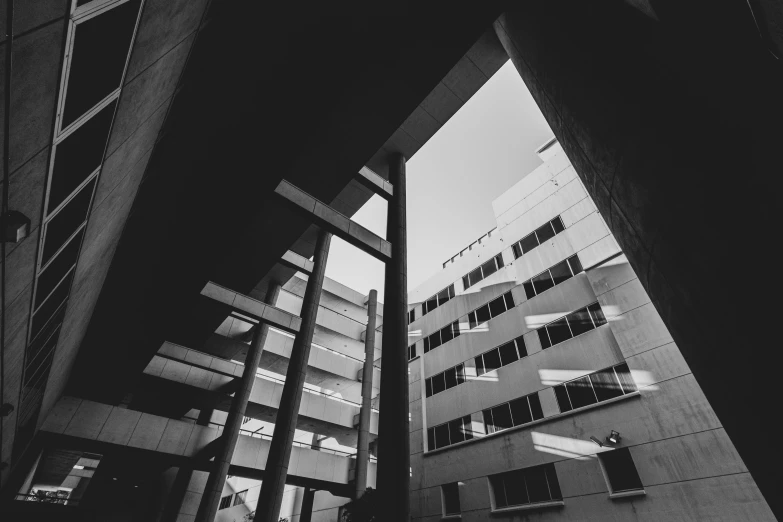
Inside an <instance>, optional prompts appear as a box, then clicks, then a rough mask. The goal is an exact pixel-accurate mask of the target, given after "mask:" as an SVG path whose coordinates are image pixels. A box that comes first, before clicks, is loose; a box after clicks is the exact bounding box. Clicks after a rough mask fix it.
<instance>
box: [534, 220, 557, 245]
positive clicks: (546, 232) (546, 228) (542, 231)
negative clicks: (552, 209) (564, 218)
mask: <svg viewBox="0 0 783 522" xmlns="http://www.w3.org/2000/svg"><path fill="white" fill-rule="evenodd" d="M536 235H537V236H538V242H539V243H542V244H543V243H544V242H545V241H547V240H549V239H552V238H553V237H555V231H554V229H552V224H551V223H547V224H546V225H543V226H541V227H539V228H537V229H536Z"/></svg>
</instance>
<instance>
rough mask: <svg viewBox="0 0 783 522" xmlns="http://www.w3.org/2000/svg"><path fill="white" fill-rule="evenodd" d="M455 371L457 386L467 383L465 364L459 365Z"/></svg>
mask: <svg viewBox="0 0 783 522" xmlns="http://www.w3.org/2000/svg"><path fill="white" fill-rule="evenodd" d="M454 369H455V370H456V372H457V384H462V383H463V382H465V365H464V364H458V365H457V366H455V367H454Z"/></svg>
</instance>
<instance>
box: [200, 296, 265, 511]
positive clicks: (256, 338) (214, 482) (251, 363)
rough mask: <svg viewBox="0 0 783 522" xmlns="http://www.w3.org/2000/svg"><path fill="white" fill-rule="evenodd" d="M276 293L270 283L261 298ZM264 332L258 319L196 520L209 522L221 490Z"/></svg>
mask: <svg viewBox="0 0 783 522" xmlns="http://www.w3.org/2000/svg"><path fill="white" fill-rule="evenodd" d="M278 295H280V285H279V284H276V283H270V285H269V289H268V290H267V294H266V298H265V299H264V301H265V302H266V303H267V304H271V305H273V304H275V302H276V301H277V296H278ZM267 335H269V325H267V324H264V323H259V324H258V326H256V329H255V332H254V333H253V341H252V342H251V344H250V350H248V352H247V358H245V369H244V371H243V372H242V381H241V383H240V385H239V390H238V391H237V392H236V394H235V395H234V400H232V401H231V409H230V410H229V412H228V417H227V418H226V425H225V426H224V427H223V434H222V435H221V437H220V439H221V441H220V445H219V446H218V450H217V454H216V455H215V462H214V463H213V468H212V471H211V473H210V474H209V478H208V479H207V485H206V487H205V488H204V496H202V497H201V503H200V504H199V506H198V512H197V514H196V519H195V520H196V522H212V521H213V520H215V515H216V514H217V511H218V506H219V504H220V497H221V495H222V494H223V485H224V484H225V482H226V477H227V476H228V469H229V467H230V466H231V457H232V456H233V455H234V448H235V447H236V445H237V439H239V429H240V428H241V427H242V420H243V419H244V417H245V410H246V409H247V403H248V400H249V399H250V392H251V391H252V390H253V385H254V384H255V382H256V372H257V371H258V365H259V364H260V362H261V354H262V353H263V351H264V344H265V343H266V338H267Z"/></svg>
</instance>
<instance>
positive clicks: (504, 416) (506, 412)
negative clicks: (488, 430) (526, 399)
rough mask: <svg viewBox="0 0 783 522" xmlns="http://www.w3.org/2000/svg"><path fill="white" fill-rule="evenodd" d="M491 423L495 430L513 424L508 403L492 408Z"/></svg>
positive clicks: (506, 427)
mask: <svg viewBox="0 0 783 522" xmlns="http://www.w3.org/2000/svg"><path fill="white" fill-rule="evenodd" d="M492 423H493V424H494V426H495V431H500V430H505V429H508V428H511V427H512V426H514V424H513V423H512V422H511V409H510V408H509V405H508V403H505V404H501V405H500V406H495V407H494V408H492Z"/></svg>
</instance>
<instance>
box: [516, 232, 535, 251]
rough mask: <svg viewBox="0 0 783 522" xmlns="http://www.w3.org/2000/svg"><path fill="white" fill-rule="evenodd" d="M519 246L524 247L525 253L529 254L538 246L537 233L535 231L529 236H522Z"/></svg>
mask: <svg viewBox="0 0 783 522" xmlns="http://www.w3.org/2000/svg"><path fill="white" fill-rule="evenodd" d="M519 246H520V248H521V249H522V253H523V254H527V253H528V252H530V251H531V250H533V249H534V248H536V247H537V246H538V238H537V237H536V233H535V232H533V233H532V234H530V235H529V236H527V237H524V238H522V241H520V242H519Z"/></svg>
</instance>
